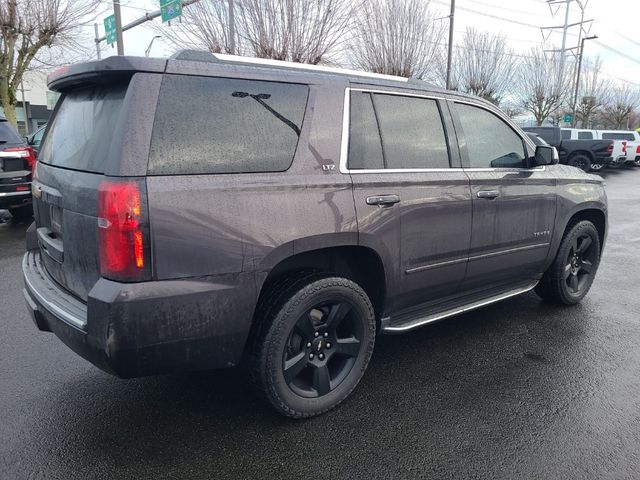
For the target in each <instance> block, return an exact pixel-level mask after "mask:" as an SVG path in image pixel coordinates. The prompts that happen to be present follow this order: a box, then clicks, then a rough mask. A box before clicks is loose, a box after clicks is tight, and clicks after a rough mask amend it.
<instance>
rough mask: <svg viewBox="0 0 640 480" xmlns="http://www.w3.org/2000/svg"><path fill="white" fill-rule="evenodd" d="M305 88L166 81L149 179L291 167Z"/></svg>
mask: <svg viewBox="0 0 640 480" xmlns="http://www.w3.org/2000/svg"><path fill="white" fill-rule="evenodd" d="M308 93H309V87H308V86H306V85H298V84H291V83H278V82H262V81H254V80H238V79H230V78H210V77H191V76H183V75H166V76H165V77H164V79H163V80H162V86H161V88H160V97H159V99H158V105H157V108H156V117H155V123H154V128H153V134H152V137H151V151H150V156H149V174H152V175H172V174H206V173H248V172H279V171H284V170H287V169H288V168H289V166H290V165H291V162H292V161H293V156H294V154H295V150H296V146H297V144H298V138H299V136H300V130H301V128H302V119H303V117H304V112H305V108H306V104H307V97H308Z"/></svg>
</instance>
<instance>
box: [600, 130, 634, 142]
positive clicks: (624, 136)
mask: <svg viewBox="0 0 640 480" xmlns="http://www.w3.org/2000/svg"><path fill="white" fill-rule="evenodd" d="M602 138H603V139H605V140H630V141H633V140H635V137H634V136H633V133H622V132H620V133H613V132H610V133H603V134H602Z"/></svg>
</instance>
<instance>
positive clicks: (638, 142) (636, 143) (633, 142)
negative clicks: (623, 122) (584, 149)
mask: <svg viewBox="0 0 640 480" xmlns="http://www.w3.org/2000/svg"><path fill="white" fill-rule="evenodd" d="M596 133H597V134H598V138H602V139H605V140H617V141H623V142H627V144H626V153H627V159H626V163H629V164H633V165H635V166H636V167H640V133H638V132H636V131H633V130H628V131H622V130H597V131H596Z"/></svg>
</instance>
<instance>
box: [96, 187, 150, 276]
mask: <svg viewBox="0 0 640 480" xmlns="http://www.w3.org/2000/svg"><path fill="white" fill-rule="evenodd" d="M146 193H147V192H146V187H145V184H144V181H142V180H131V179H126V180H104V181H102V182H101V183H100V187H99V189H98V246H99V250H100V273H101V275H102V276H103V277H105V278H109V279H111V280H117V281H121V282H140V281H145V280H150V279H151V265H150V248H149V223H148V221H147V216H148V214H147V210H148V209H147V202H146V198H147V195H146Z"/></svg>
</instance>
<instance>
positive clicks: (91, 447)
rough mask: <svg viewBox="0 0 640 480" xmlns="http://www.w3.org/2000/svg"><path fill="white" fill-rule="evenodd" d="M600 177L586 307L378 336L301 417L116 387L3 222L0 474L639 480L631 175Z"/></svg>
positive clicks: (527, 304) (637, 224)
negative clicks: (36, 299)
mask: <svg viewBox="0 0 640 480" xmlns="http://www.w3.org/2000/svg"><path fill="white" fill-rule="evenodd" d="M606 178H607V192H608V195H609V202H610V220H609V221H610V233H609V238H608V242H607V246H606V250H605V254H604V258H603V261H602V264H601V267H600V271H599V273H598V276H597V278H596V281H595V284H594V286H593V288H592V290H591V292H590V294H589V295H588V297H587V298H586V299H585V301H584V302H583V303H582V304H581V305H579V306H577V307H573V308H558V307H554V306H550V305H547V304H545V303H543V302H541V301H540V300H539V299H538V298H537V297H536V295H535V294H533V293H531V294H526V295H523V296H520V297H516V298H514V299H511V300H508V301H506V302H503V303H501V304H497V305H494V306H491V307H487V308H484V309H482V310H480V311H476V312H473V313H469V314H466V315H462V316H459V317H456V318H453V319H450V320H448V321H446V322H442V323H439V324H435V325H432V326H428V327H425V328H423V329H421V330H418V331H415V332H413V333H410V334H406V335H403V336H394V337H389V336H387V337H378V342H377V345H376V350H375V352H374V355H373V359H372V361H371V364H370V366H369V369H368V371H367V373H366V374H365V376H364V378H363V380H362V382H361V384H360V385H359V387H358V388H357V389H356V391H355V392H354V394H353V395H352V397H351V398H350V399H349V400H347V402H346V403H344V404H343V405H342V406H341V407H339V408H338V409H336V410H333V411H332V412H330V413H328V414H326V415H323V416H321V417H319V418H316V419H313V420H309V421H302V422H300V421H291V420H287V419H284V418H281V417H279V416H278V415H277V414H275V413H273V412H272V411H271V409H270V408H268V407H267V406H266V405H264V404H263V403H261V401H259V400H258V399H256V398H255V396H253V394H252V393H251V391H250V389H249V388H248V386H247V385H246V384H245V382H244V380H243V377H242V376H240V375H239V374H238V372H236V371H221V372H214V373H211V374H201V375H183V376H164V377H156V378H143V379H135V380H119V379H117V378H115V377H111V376H109V375H108V374H106V373H103V372H101V371H100V370H98V369H97V368H94V367H93V366H92V365H90V364H89V363H87V362H85V361H84V360H82V359H81V358H80V357H78V356H76V355H75V354H74V353H72V352H71V351H70V350H68V349H67V347H65V346H64V345H63V344H62V343H61V342H60V341H58V340H57V339H56V338H55V337H54V336H53V335H52V334H48V333H40V332H38V331H37V330H36V328H35V326H34V325H33V324H32V323H31V320H30V319H29V317H28V315H27V312H26V309H25V308H24V305H23V298H22V294H21V289H22V281H21V277H20V261H21V256H22V253H23V248H24V240H23V237H24V231H25V230H26V228H27V225H26V224H14V223H12V222H11V221H9V222H10V223H8V224H7V223H4V224H0V275H1V277H0V302H1V306H0V479H2V480H5V479H23V478H29V479H36V478H43V479H87V478H92V479H93V478H107V479H111V478H136V479H137V478H154V479H157V478H187V477H189V478H216V479H222V478H233V479H240V478H298V479H300V478H318V479H327V478H438V479H442V478H456V479H458V478H491V479H496V478H500V479H502V478H503V479H560V478H561V479H599V480H600V479H638V478H640V375H639V374H640V328H639V327H640V294H639V291H640V289H639V287H640V259H639V258H638V252H640V169H635V170H630V169H625V170H624V171H610V172H607V173H606ZM2 213H4V212H0V218H2V220H4V221H7V220H9V219H8V218H7V217H6V216H2ZM0 221H1V220H0Z"/></svg>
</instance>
